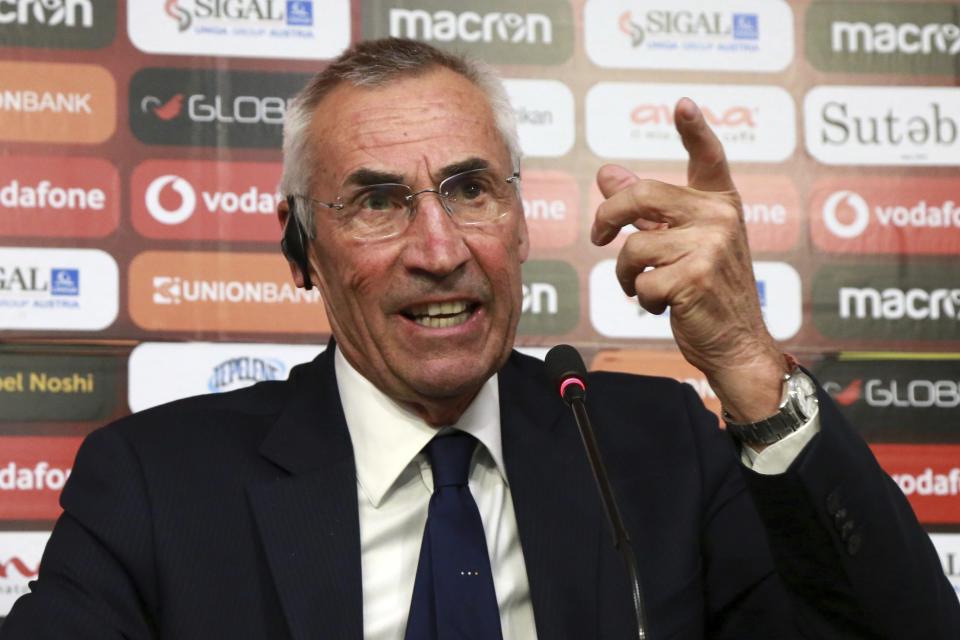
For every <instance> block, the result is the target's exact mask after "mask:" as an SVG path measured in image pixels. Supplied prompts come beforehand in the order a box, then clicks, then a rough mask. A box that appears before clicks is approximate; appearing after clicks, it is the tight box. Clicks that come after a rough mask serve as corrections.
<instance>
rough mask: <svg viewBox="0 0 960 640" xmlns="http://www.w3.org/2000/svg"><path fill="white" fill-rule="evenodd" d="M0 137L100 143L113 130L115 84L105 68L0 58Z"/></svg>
mask: <svg viewBox="0 0 960 640" xmlns="http://www.w3.org/2000/svg"><path fill="white" fill-rule="evenodd" d="M0 78H3V89H2V91H0V140H13V141H21V142H70V143H80V144H99V143H101V142H103V141H105V140H106V139H107V138H109V137H110V136H111V135H113V131H114V127H115V126H116V125H115V119H116V86H115V84H114V81H113V76H111V75H110V73H109V72H108V71H107V70H106V69H103V68H102V67H98V66H94V65H86V64H52V63H51V64H48V63H40V62H0Z"/></svg>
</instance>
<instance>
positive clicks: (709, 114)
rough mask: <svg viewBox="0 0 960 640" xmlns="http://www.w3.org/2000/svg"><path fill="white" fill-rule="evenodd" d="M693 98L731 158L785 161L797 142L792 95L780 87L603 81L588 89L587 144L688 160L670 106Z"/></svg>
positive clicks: (616, 154)
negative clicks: (680, 100) (686, 98)
mask: <svg viewBox="0 0 960 640" xmlns="http://www.w3.org/2000/svg"><path fill="white" fill-rule="evenodd" d="M682 97H688V98H691V99H692V100H693V101H694V102H696V103H697V104H698V105H699V107H700V109H701V111H702V112H703V115H704V119H705V120H706V121H707V123H708V124H709V125H710V126H711V128H713V130H714V132H715V133H716V134H717V137H718V138H720V140H721V142H723V146H724V149H725V150H726V152H727V158H728V159H729V160H731V161H733V162H783V161H784V160H786V159H787V158H789V157H790V155H791V154H792V153H793V151H794V148H795V147H796V144H797V139H796V127H795V122H796V115H795V114H796V111H795V108H794V104H793V99H792V98H791V97H790V94H788V93H787V92H786V91H784V90H783V89H781V88H780V87H763V86H754V85H707V84H702V85H689V84H640V83H627V82H601V83H598V84H596V85H594V86H593V87H591V88H590V90H589V91H588V92H587V99H586V109H587V114H586V126H587V131H586V133H587V144H588V145H589V146H590V149H591V150H592V151H593V152H594V153H595V154H597V155H598V156H602V157H607V158H628V159H636V160H686V159H687V151H686V150H685V149H684V148H683V144H682V143H681V141H680V134H678V133H677V130H676V126H675V125H674V121H673V111H674V106H675V105H676V103H677V101H678V100H679V99H680V98H682Z"/></svg>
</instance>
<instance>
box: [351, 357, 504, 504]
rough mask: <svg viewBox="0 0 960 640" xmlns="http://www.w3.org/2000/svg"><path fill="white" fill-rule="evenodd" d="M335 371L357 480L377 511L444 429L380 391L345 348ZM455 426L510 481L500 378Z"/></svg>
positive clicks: (490, 381)
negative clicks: (502, 427)
mask: <svg viewBox="0 0 960 640" xmlns="http://www.w3.org/2000/svg"><path fill="white" fill-rule="evenodd" d="M334 368H335V371H336V375H337V388H338V389H339V391H340V402H341V404H342V405H343V414H344V417H346V420H347V429H348V430H349V432H350V440H351V441H352V443H353V455H354V459H355V462H356V466H357V481H358V482H359V483H360V486H361V487H362V488H363V491H364V492H365V493H366V495H367V497H368V498H369V499H370V502H371V503H372V504H373V506H374V507H375V508H376V507H379V506H380V503H381V502H382V501H383V498H384V496H386V494H387V492H388V491H389V490H390V488H391V487H392V486H393V484H394V483H395V482H396V480H397V478H398V477H399V476H400V474H401V473H402V472H403V470H404V469H406V468H407V465H409V464H410V462H411V461H412V460H413V459H414V458H415V457H416V456H417V454H418V453H420V450H421V449H423V447H425V446H426V444H427V443H428V442H430V440H431V439H432V438H433V437H434V436H435V435H436V434H437V433H438V432H439V429H436V428H434V427H431V426H430V425H428V424H427V423H426V422H424V421H423V420H422V419H420V417H419V416H417V415H416V414H414V413H412V412H411V411H409V410H408V409H407V408H405V407H404V406H402V405H400V404H398V403H397V402H395V401H394V400H392V399H391V398H390V397H388V396H387V395H386V394H385V393H383V392H382V391H380V390H379V389H378V388H377V387H376V386H374V384H373V383H372V382H370V381H369V380H367V379H366V378H364V377H363V375H361V374H360V372H359V371H357V370H356V369H354V368H353V366H352V365H351V364H350V363H349V362H347V359H346V358H345V357H343V354H342V353H341V352H340V349H337V350H336V352H335V353H334ZM451 426H452V427H453V428H455V429H459V430H461V431H466V432H467V433H469V434H471V435H472V436H474V437H475V438H476V439H477V440H479V441H480V442H482V443H483V446H484V447H486V449H487V451H488V452H489V453H490V457H492V458H493V461H494V462H495V463H496V465H497V470H498V471H499V472H500V475H501V477H503V479H504V482H506V478H507V474H506V471H505V467H504V464H503V445H502V441H501V438H500V392H499V390H498V387H497V376H496V374H494V375H493V376H491V377H490V378H489V379H488V380H487V381H486V382H485V383H484V385H483V386H482V387H481V388H480V392H479V393H478V394H477V397H476V398H474V400H473V402H472V403H470V406H469V407H467V410H466V411H464V413H463V415H462V416H460V419H459V420H458V421H457V422H456V424H453V425H451Z"/></svg>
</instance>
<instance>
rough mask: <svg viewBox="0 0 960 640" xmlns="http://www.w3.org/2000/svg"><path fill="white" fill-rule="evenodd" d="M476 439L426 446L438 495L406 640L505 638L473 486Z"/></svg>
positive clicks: (445, 439) (446, 439)
mask: <svg viewBox="0 0 960 640" xmlns="http://www.w3.org/2000/svg"><path fill="white" fill-rule="evenodd" d="M476 444H477V441H476V439H475V438H474V437H473V436H471V435H469V434H467V433H463V432H461V431H458V432H456V433H455V434H453V435H449V436H439V437H436V438H434V439H433V440H431V441H430V444H428V445H427V447H426V453H427V456H428V457H429V458H430V466H431V467H432V468H433V495H432V496H431V497H430V508H429V511H428V512H427V526H426V527H425V528H424V530H423V546H421V548H420V564H419V565H418V566H417V580H416V582H414V584H413V598H412V599H411V601H410V617H409V620H408V621H407V633H406V636H405V639H406V640H502V638H503V635H502V634H501V632H500V609H499V607H498V606H497V595H496V592H495V591H494V587H493V575H492V572H491V571H490V557H489V556H488V555H487V540H486V538H485V537H484V535H483V522H482V521H481V520H480V511H479V510H478V509H477V503H476V501H474V499H473V495H472V494H471V493H470V488H469V487H468V486H467V476H468V475H469V471H470V458H471V457H472V456H473V450H474V449H475V448H476Z"/></svg>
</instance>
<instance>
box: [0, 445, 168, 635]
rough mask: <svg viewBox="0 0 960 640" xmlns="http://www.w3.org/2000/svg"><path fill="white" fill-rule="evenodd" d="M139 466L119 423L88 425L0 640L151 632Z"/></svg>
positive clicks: (152, 585)
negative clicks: (55, 515)
mask: <svg viewBox="0 0 960 640" xmlns="http://www.w3.org/2000/svg"><path fill="white" fill-rule="evenodd" d="M142 477H143V476H142V473H141V470H140V467H139V464H138V462H137V459H136V456H135V455H134V453H133V451H132V450H131V448H130V447H129V445H128V444H127V443H126V441H125V440H123V438H122V435H121V434H120V432H119V430H117V429H112V428H110V427H107V428H104V429H100V430H98V431H95V432H93V433H92V434H91V435H90V436H88V437H87V439H86V440H85V441H84V443H83V445H82V446H81V447H80V451H79V452H78V454H77V460H76V463H75V465H74V469H73V472H72V473H71V476H70V479H69V480H68V482H67V484H66V486H65V487H64V489H63V493H62V494H61V497H60V504H61V506H62V507H63V514H61V516H60V518H59V519H58V520H57V523H56V525H55V527H54V530H53V533H52V535H51V537H50V541H49V542H48V544H47V547H46V550H45V551H44V554H43V558H42V560H41V562H40V573H39V576H38V578H37V580H35V581H33V582H32V583H31V585H30V587H31V591H30V593H27V594H25V595H24V596H22V597H21V598H20V599H19V600H18V601H17V602H16V603H15V604H14V606H13V609H12V610H11V612H10V614H9V616H8V617H7V619H6V620H5V621H4V624H3V626H2V627H0V639H2V640H63V639H64V638H70V639H71V640H86V639H89V640H112V639H120V638H124V639H129V640H140V639H147V638H153V637H155V633H154V625H153V623H152V621H151V619H150V617H149V616H148V615H147V614H146V613H145V612H146V611H156V607H155V605H156V600H157V591H156V580H155V572H154V565H153V549H152V545H153V542H152V535H151V518H150V506H149V501H148V498H147V496H146V494H145V491H144V485H143V482H142Z"/></svg>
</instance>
